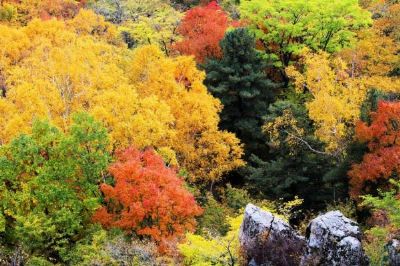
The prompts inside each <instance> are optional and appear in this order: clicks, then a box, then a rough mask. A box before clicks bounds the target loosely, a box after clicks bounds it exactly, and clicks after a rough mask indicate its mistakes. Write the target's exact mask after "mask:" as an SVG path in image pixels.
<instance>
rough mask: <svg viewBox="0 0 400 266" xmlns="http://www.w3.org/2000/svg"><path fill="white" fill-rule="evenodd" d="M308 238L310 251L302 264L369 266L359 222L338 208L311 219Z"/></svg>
mask: <svg viewBox="0 0 400 266" xmlns="http://www.w3.org/2000/svg"><path fill="white" fill-rule="evenodd" d="M306 238H307V252H306V254H305V256H304V258H303V259H302V263H301V264H302V265H341V266H342V265H343V266H345V265H351V266H357V265H368V258H367V257H366V255H365V254H364V251H363V248H362V245H361V231H360V229H359V227H358V225H357V223H356V222H354V221H352V220H350V219H348V218H346V217H345V216H344V215H343V214H342V213H341V212H339V211H331V212H328V213H326V214H324V215H321V216H318V217H317V218H315V219H314V220H312V221H311V222H310V224H309V226H308V228H307V233H306Z"/></svg>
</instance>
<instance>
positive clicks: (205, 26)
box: [173, 1, 230, 63]
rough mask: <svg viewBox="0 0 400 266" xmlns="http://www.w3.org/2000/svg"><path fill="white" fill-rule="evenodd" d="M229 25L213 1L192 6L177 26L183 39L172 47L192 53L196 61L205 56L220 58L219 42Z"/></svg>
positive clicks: (181, 51)
mask: <svg viewBox="0 0 400 266" xmlns="http://www.w3.org/2000/svg"><path fill="white" fill-rule="evenodd" d="M229 26H230V22H229V19H228V16H227V14H226V13H225V12H224V11H223V10H222V9H221V7H220V6H219V5H218V4H217V3H216V2H215V1H213V2H211V3H209V4H208V5H206V6H198V7H195V8H192V9H190V10H189V11H187V12H186V14H185V16H184V18H183V19H182V22H181V24H180V25H179V27H178V33H179V34H181V35H182V36H183V40H182V41H180V42H177V43H176V44H175V45H174V46H173V49H174V50H176V51H178V52H180V53H181V54H185V55H194V57H195V58H196V61H197V62H198V63H203V62H204V60H205V59H206V58H221V57H222V51H221V48H220V46H219V42H220V41H221V40H222V38H223V37H224V34H225V31H226V29H227V28H228V27H229Z"/></svg>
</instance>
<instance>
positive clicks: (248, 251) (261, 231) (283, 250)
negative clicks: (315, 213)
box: [239, 204, 306, 266]
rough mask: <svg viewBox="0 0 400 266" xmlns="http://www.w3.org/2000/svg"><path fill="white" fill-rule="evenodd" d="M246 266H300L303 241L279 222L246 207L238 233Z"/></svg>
mask: <svg viewBox="0 0 400 266" xmlns="http://www.w3.org/2000/svg"><path fill="white" fill-rule="evenodd" d="M239 240H240V244H241V248H242V252H243V253H244V254H243V255H244V257H245V258H246V260H247V265H259V266H261V265H263V266H265V265H299V263H300V260H301V255H302V254H303V253H304V251H305V247H306V241H305V239H304V237H302V236H300V235H298V234H297V233H296V232H295V230H294V229H293V228H292V227H291V226H290V225H289V224H287V223H286V222H285V221H283V220H282V219H280V218H278V217H276V216H274V215H272V214H271V213H269V212H266V211H263V210H261V209H260V208H258V207H256V206H254V205H253V204H248V205H247V206H246V209H245V213H244V218H243V222H242V225H241V227H240V232H239Z"/></svg>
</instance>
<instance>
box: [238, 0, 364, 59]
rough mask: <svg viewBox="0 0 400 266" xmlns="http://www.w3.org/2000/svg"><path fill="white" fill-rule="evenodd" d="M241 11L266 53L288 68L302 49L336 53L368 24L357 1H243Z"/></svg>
mask: <svg viewBox="0 0 400 266" xmlns="http://www.w3.org/2000/svg"><path fill="white" fill-rule="evenodd" d="M240 11H241V14H242V17H243V19H244V20H246V21H248V22H249V23H250V29H251V30H252V31H253V32H254V33H255V34H256V36H257V39H259V40H260V42H261V44H262V46H263V48H264V49H265V51H266V53H267V54H269V55H270V56H271V57H273V58H274V59H275V60H276V62H277V65H278V66H288V65H289V63H290V62H291V61H292V60H293V59H295V58H296V57H297V56H298V55H299V53H300V51H301V50H302V48H304V47H309V48H311V49H313V50H320V49H321V50H324V51H327V52H336V51H338V50H340V49H341V48H343V47H346V46H349V45H350V44H351V43H352V42H353V41H354V39H355V38H354V37H355V33H354V31H355V30H357V29H359V28H361V27H365V26H367V25H368V24H370V23H371V19H370V14H369V13H368V12H367V11H365V10H363V9H362V8H361V7H360V6H359V5H358V1H357V0H332V1H326V0H311V1H310V0H296V1H293V0H243V1H242V2H241V5H240Z"/></svg>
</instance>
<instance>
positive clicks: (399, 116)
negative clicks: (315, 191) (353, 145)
mask: <svg viewBox="0 0 400 266" xmlns="http://www.w3.org/2000/svg"><path fill="white" fill-rule="evenodd" d="M356 137H357V138H358V139H359V140H360V141H362V142H366V143H368V149H369V153H367V154H365V155H364V157H363V161H362V162H361V163H360V164H354V165H353V166H352V168H351V170H350V171H349V173H348V174H349V177H350V185H351V190H350V194H351V196H352V197H354V198H356V197H357V196H359V195H360V194H361V192H362V190H363V189H364V187H365V183H366V182H367V181H370V182H374V183H376V182H377V181H380V180H382V179H383V180H385V179H388V178H390V177H391V176H392V175H393V174H399V173H400V102H384V101H381V102H379V104H378V109H377V111H376V112H372V113H371V124H370V125H368V124H366V123H364V122H359V123H358V124H357V126H356Z"/></svg>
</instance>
